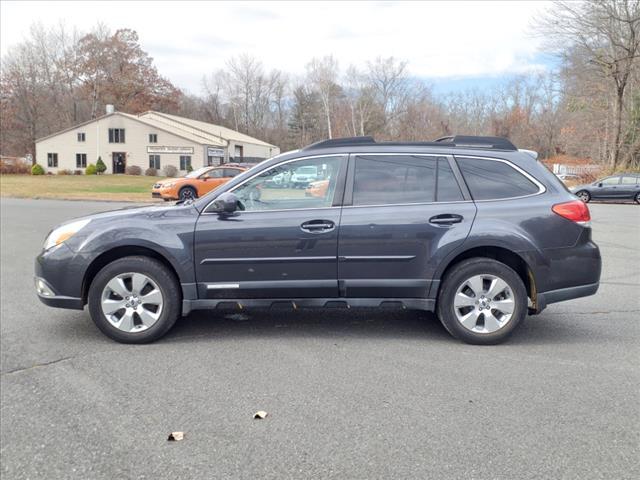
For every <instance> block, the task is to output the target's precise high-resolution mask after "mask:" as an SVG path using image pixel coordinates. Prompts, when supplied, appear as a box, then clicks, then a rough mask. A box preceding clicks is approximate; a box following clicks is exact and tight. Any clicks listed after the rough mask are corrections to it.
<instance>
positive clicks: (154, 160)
mask: <svg viewBox="0 0 640 480" xmlns="http://www.w3.org/2000/svg"><path fill="white" fill-rule="evenodd" d="M149 168H155V169H156V170H160V155H149Z"/></svg>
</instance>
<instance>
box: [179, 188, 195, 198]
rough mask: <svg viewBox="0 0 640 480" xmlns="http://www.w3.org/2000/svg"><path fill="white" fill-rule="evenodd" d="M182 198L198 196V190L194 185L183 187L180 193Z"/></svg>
mask: <svg viewBox="0 0 640 480" xmlns="http://www.w3.org/2000/svg"><path fill="white" fill-rule="evenodd" d="M178 195H179V197H180V200H191V199H196V198H198V192H197V191H196V189H195V188H193V187H182V188H181V189H180V193H179V194H178Z"/></svg>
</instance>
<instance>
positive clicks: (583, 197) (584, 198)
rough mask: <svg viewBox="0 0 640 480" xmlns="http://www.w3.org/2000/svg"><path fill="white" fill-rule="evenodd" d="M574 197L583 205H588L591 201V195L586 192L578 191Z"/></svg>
mask: <svg viewBox="0 0 640 480" xmlns="http://www.w3.org/2000/svg"><path fill="white" fill-rule="evenodd" d="M576 197H578V198H579V199H580V200H582V201H583V202H584V203H589V202H590V201H591V195H590V194H589V192H587V191H586V190H580V191H579V192H578V193H576Z"/></svg>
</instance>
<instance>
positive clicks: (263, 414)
mask: <svg viewBox="0 0 640 480" xmlns="http://www.w3.org/2000/svg"><path fill="white" fill-rule="evenodd" d="M267 415H269V414H268V413H267V412H265V411H263V410H260V411H259V412H256V413H254V414H253V418H258V419H260V420H264V419H265V418H267Z"/></svg>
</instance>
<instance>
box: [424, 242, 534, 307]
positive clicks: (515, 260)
mask: <svg viewBox="0 0 640 480" xmlns="http://www.w3.org/2000/svg"><path fill="white" fill-rule="evenodd" d="M478 257H484V258H491V259H493V260H496V261H498V262H501V263H504V264H505V265H507V266H508V267H510V268H511V269H513V270H514V271H515V272H516V273H517V274H518V276H519V277H520V279H521V280H522V282H523V283H524V286H525V289H526V291H527V295H528V297H529V298H530V299H531V302H532V303H533V305H534V308H535V307H536V302H537V290H536V281H535V275H534V272H533V270H532V268H531V266H530V265H529V264H528V263H527V261H526V260H525V259H524V258H523V257H522V256H521V255H519V254H518V253H516V252H514V251H513V250H510V249H508V248H505V247H502V246H497V245H486V246H475V247H472V248H469V249H467V250H464V251H462V252H458V253H457V254H456V255H455V256H452V258H450V259H449V260H448V261H445V262H442V264H441V265H440V268H439V269H438V271H437V272H436V275H435V276H434V278H435V279H436V280H440V282H438V284H437V288H436V289H435V291H434V290H432V291H431V292H430V297H431V298H435V299H436V302H437V298H438V294H439V292H440V287H441V283H442V282H441V280H443V279H444V278H445V277H446V275H447V273H448V272H449V271H450V270H451V269H452V268H453V267H454V266H455V265H457V264H458V263H460V262H462V261H463V260H466V259H469V258H478Z"/></svg>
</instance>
